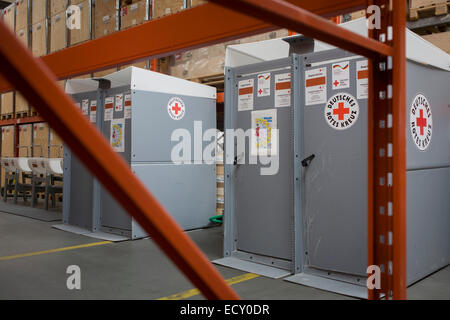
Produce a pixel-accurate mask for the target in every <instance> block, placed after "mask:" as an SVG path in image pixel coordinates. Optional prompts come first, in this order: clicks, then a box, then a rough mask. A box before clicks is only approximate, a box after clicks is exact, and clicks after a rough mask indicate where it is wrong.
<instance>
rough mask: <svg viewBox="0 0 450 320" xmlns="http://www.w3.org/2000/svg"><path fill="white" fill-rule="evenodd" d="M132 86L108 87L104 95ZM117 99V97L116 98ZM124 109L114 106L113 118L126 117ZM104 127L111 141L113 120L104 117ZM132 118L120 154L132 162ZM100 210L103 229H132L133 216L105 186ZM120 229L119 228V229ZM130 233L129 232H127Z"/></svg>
mask: <svg viewBox="0 0 450 320" xmlns="http://www.w3.org/2000/svg"><path fill="white" fill-rule="evenodd" d="M130 92H131V91H130V87H129V86H124V87H119V88H113V89H107V90H104V91H103V96H104V97H105V99H106V98H107V97H110V96H114V97H115V95H116V94H123V95H125V94H128V93H130ZM114 101H115V98H114ZM101 110H102V111H101V112H102V117H103V112H104V103H103V104H102V108H101ZM124 110H125V107H124V106H123V108H122V111H116V110H115V108H114V111H113V118H114V119H123V118H124ZM102 120H103V121H102V124H101V125H102V128H101V131H102V132H103V134H104V136H105V137H106V139H107V140H108V141H109V139H110V133H111V121H109V120H107V121H105V119H104V118H103V119H102ZM131 132H132V129H131V119H125V148H124V149H125V151H124V152H120V154H121V155H122V156H123V157H124V159H125V161H127V162H128V163H129V162H130V158H131V139H132V138H131ZM100 211H101V214H100V216H101V218H100V219H101V226H102V229H106V230H108V231H111V232H118V233H122V232H121V231H120V230H126V231H131V217H130V216H129V215H128V213H127V212H126V211H125V210H124V209H123V208H122V206H121V205H119V204H118V203H117V201H116V200H115V199H114V197H113V196H112V195H111V194H110V193H109V191H107V190H106V189H105V188H104V187H103V186H102V187H101V191H100ZM117 229H119V230H117ZM127 234H128V233H127Z"/></svg>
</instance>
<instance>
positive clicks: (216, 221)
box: [209, 214, 223, 223]
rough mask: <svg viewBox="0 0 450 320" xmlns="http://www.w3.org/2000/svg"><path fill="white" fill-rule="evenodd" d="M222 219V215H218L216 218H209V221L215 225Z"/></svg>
mask: <svg viewBox="0 0 450 320" xmlns="http://www.w3.org/2000/svg"><path fill="white" fill-rule="evenodd" d="M222 218H223V215H221V214H220V215H218V216H214V217H211V218H209V221H211V222H215V223H222Z"/></svg>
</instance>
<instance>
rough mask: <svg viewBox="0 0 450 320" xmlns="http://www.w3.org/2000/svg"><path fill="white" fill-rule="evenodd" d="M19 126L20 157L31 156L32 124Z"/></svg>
mask: <svg viewBox="0 0 450 320" xmlns="http://www.w3.org/2000/svg"><path fill="white" fill-rule="evenodd" d="M18 128H19V144H18V148H19V150H18V152H19V157H30V156H31V131H32V130H31V124H22V125H19V126H18Z"/></svg>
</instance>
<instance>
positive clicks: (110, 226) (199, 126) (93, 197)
mask: <svg viewBox="0 0 450 320" xmlns="http://www.w3.org/2000/svg"><path fill="white" fill-rule="evenodd" d="M66 92H67V93H69V94H71V96H72V97H73V99H74V100H75V101H76V103H77V104H78V106H79V107H80V109H81V111H82V112H83V114H85V115H86V116H87V117H88V118H89V119H90V121H91V122H92V123H93V124H95V125H96V126H97V127H98V128H99V129H100V131H101V132H103V134H104V135H105V137H106V139H108V140H109V141H110V143H111V146H112V147H113V148H114V150H115V151H116V152H119V153H120V154H121V155H122V156H123V157H124V158H125V160H126V161H127V162H128V163H129V164H130V167H131V169H132V170H133V172H134V173H135V174H136V175H137V176H138V177H139V178H140V179H141V180H142V182H143V183H144V184H145V185H146V186H147V187H148V188H149V190H150V191H151V192H152V194H153V195H155V196H156V198H157V199H158V200H159V201H160V203H161V204H162V205H163V206H164V207H165V208H166V209H167V210H168V211H169V212H170V213H171V214H172V216H173V217H174V218H175V220H176V221H177V222H178V223H179V224H180V225H181V227H182V228H183V229H185V230H190V229H196V228H202V227H205V226H207V225H208V224H209V217H211V216H213V215H214V214H215V206H216V173H215V165H214V161H212V162H211V161H209V160H208V159H206V158H203V157H202V154H201V153H200V157H199V156H198V150H200V151H202V150H206V149H207V147H208V146H209V147H210V149H209V150H212V152H211V158H212V159H214V156H215V155H214V152H215V148H214V147H215V131H216V130H215V129H216V88H214V87H210V86H206V85H202V84H198V83H194V82H190V81H187V80H182V79H178V78H174V77H170V76H167V75H164V74H161V73H157V72H152V71H149V70H145V69H140V68H136V67H129V68H126V69H123V70H121V71H118V72H115V73H112V74H110V75H107V76H105V77H104V78H101V79H73V80H68V81H67V84H66ZM208 129H210V130H212V134H211V137H210V140H204V138H205V137H204V136H202V133H203V132H205V131H206V130H208ZM205 134H206V132H205ZM190 138H192V140H193V141H190ZM185 139H186V140H185ZM180 144H182V146H186V148H185V149H182V148H181V147H180ZM211 146H212V147H211ZM65 150H66V151H65V155H64V203H63V224H62V225H58V226H56V227H57V228H60V229H64V230H67V231H72V232H76V233H83V234H86V235H90V236H92V237H98V238H105V239H121V238H122V237H125V238H132V239H135V238H140V237H144V236H146V234H145V233H144V231H143V230H142V229H141V228H140V227H139V225H138V224H137V223H136V222H135V221H134V219H132V218H131V217H130V216H129V215H128V214H127V213H126V212H125V211H124V210H123V209H122V207H121V206H120V205H119V204H118V203H117V202H116V201H115V199H114V198H113V197H112V196H111V195H110V194H109V193H108V191H107V190H106V189H104V188H103V187H102V186H101V185H100V184H99V183H98V182H97V181H96V179H94V178H93V176H92V174H91V173H90V172H88V171H87V169H85V167H84V166H83V165H82V164H81V163H80V161H79V160H78V159H77V158H76V157H75V156H74V155H72V154H71V152H70V150H68V148H66V149H65ZM195 151H197V152H195ZM180 155H181V157H179V156H180Z"/></svg>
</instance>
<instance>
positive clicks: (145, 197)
mask: <svg viewBox="0 0 450 320" xmlns="http://www.w3.org/2000/svg"><path fill="white" fill-rule="evenodd" d="M211 2H214V4H213V3H209V4H204V5H201V6H198V7H195V8H192V9H189V10H184V11H182V12H180V13H177V14H174V15H171V16H167V17H164V18H161V19H155V20H152V21H149V22H147V23H144V24H142V25H139V26H136V27H134V28H130V29H126V30H123V31H119V32H117V33H114V34H111V35H109V36H105V37H102V38H100V39H95V40H92V41H88V42H85V43H83V44H80V45H77V46H74V47H70V48H67V49H64V50H61V51H58V52H55V53H52V54H49V55H46V56H44V57H42V59H41V60H39V59H35V58H33V57H32V56H31V54H30V53H29V52H28V51H27V50H26V49H25V47H24V46H23V45H22V44H20V43H19V42H18V41H17V40H16V39H15V37H14V35H13V33H12V32H10V31H9V30H7V29H6V26H5V25H4V24H3V23H0V32H1V33H2V34H5V36H4V40H3V41H2V42H1V43H0V58H2V59H3V61H4V63H3V64H2V68H1V69H0V73H1V74H2V75H3V76H4V77H5V78H8V81H9V82H10V83H11V84H8V83H7V82H6V81H5V80H1V81H0V92H5V91H8V90H10V89H12V87H13V86H14V87H15V88H16V89H17V90H19V91H20V92H22V94H23V95H24V96H25V97H26V98H27V100H29V101H33V104H34V105H35V107H36V109H37V110H38V111H39V112H40V113H41V114H42V117H43V118H44V119H46V120H47V121H48V122H49V124H50V125H51V126H52V128H54V129H55V130H56V132H57V133H58V134H59V135H60V136H61V137H62V138H63V139H64V141H65V142H66V143H67V144H68V146H69V147H70V148H71V150H72V151H73V152H74V153H75V154H77V156H79V158H80V160H81V161H82V162H83V163H84V164H85V165H86V166H87V167H88V168H89V169H90V170H91V171H92V172H93V174H94V175H96V176H97V178H98V179H99V180H100V181H101V182H102V183H103V184H104V185H105V186H107V188H108V190H109V191H110V192H111V194H113V195H115V197H116V199H117V200H118V201H119V202H120V203H121V204H122V206H123V207H124V208H126V209H127V211H128V212H129V213H130V214H131V215H132V216H133V217H134V218H136V220H137V221H138V222H139V223H140V224H141V226H142V227H143V228H144V229H145V230H146V231H147V232H148V233H149V234H150V235H151V237H152V239H154V241H155V242H156V243H157V244H158V245H159V246H160V247H161V248H162V249H163V250H164V251H165V252H166V254H167V255H168V256H169V257H170V258H171V259H172V261H173V262H174V263H175V264H176V265H177V266H178V267H179V268H180V269H181V270H182V271H183V272H184V273H185V275H186V276H187V277H188V278H189V279H190V280H191V281H192V282H193V283H194V285H196V286H197V287H198V288H199V289H200V291H201V292H202V293H203V294H204V295H205V296H206V297H207V298H212V299H217V298H221V299H235V298H238V296H237V295H236V294H235V293H234V291H233V290H232V289H231V288H230V287H229V286H228V285H227V284H226V283H225V282H224V281H223V279H222V278H221V277H220V275H219V274H218V272H217V271H216V270H215V269H214V268H213V267H212V266H211V264H210V263H209V262H208V261H207V259H206V258H205V256H204V255H203V254H202V253H201V252H200V251H199V249H198V248H197V247H196V246H195V244H194V243H193V242H192V241H191V240H190V239H189V238H188V237H187V236H186V235H185V234H184V233H183V232H182V230H181V229H180V228H179V227H178V226H177V225H176V224H175V223H174V222H173V220H172V219H171V218H170V217H169V215H168V213H167V212H166V211H165V210H164V208H162V207H161V206H160V205H159V204H158V203H157V201H156V200H155V199H154V198H153V197H152V195H151V194H150V193H149V192H148V191H147V190H146V189H145V187H144V186H143V185H142V184H141V183H140V182H139V181H138V180H137V178H136V177H135V176H134V175H133V173H132V172H131V171H130V170H129V168H128V167H127V166H126V164H125V163H124V162H123V160H122V159H121V158H120V156H118V155H117V154H115V153H114V152H113V150H112V149H111V148H110V146H109V144H108V143H107V142H106V140H105V139H104V138H103V137H102V136H101V135H100V133H99V132H98V131H97V130H96V129H95V128H94V127H93V126H91V125H90V124H89V122H88V121H87V120H86V119H85V118H84V117H83V116H82V114H81V112H80V111H79V110H77V109H76V107H75V106H74V105H73V101H72V100H71V99H70V98H69V97H68V96H66V95H65V94H64V92H63V91H62V90H61V88H59V87H58V86H57V85H56V83H55V81H56V79H57V78H58V79H64V78H68V77H73V76H76V75H80V74H83V73H89V72H93V71H95V70H100V69H105V68H108V67H111V66H114V65H118V64H123V63H130V62H133V61H139V60H142V59H149V58H151V59H155V58H158V57H163V56H167V55H170V54H175V53H177V52H180V51H181V50H184V49H187V48H198V47H201V46H205V45H207V44H214V43H219V42H223V41H228V40H232V39H236V38H239V37H244V36H248V35H253V34H257V33H262V32H266V31H271V30H274V29H275V28H277V27H284V28H288V29H289V30H293V31H295V32H299V33H302V34H305V35H307V36H311V37H314V38H317V39H318V40H321V41H324V42H328V43H330V44H332V45H335V46H337V47H340V48H342V49H345V50H348V51H351V52H354V53H357V54H361V55H364V56H366V57H368V58H370V59H371V63H370V69H371V71H370V73H371V77H370V78H371V80H372V81H371V85H370V99H369V119H370V120H369V121H370V126H369V145H368V148H369V149H368V150H369V173H370V174H369V194H368V196H369V203H370V205H369V217H368V218H369V219H368V221H369V230H368V236H369V250H368V251H369V257H368V258H369V259H368V260H369V265H372V264H376V265H381V264H384V265H387V264H390V263H392V265H393V269H392V273H388V272H387V271H385V272H384V273H383V274H382V289H381V290H369V298H371V299H379V298H381V297H384V298H394V299H405V298H406V249H405V242H406V231H405V229H406V208H405V188H406V184H405V179H406V161H405V158H406V148H405V141H406V137H405V132H406V129H405V120H406V116H405V64H406V57H405V28H406V15H405V12H406V1H387V0H375V1H359V0H355V1H346V0H328V1H317V0H307V1H297V0H290V1H289V2H287V1H281V0H240V1H239V0H212V1H211ZM371 4H375V5H379V6H380V8H381V10H382V27H381V29H379V30H370V37H369V38H365V37H362V36H359V35H356V34H354V33H352V32H350V31H346V30H342V29H341V28H339V27H338V26H336V25H334V24H333V23H332V22H330V21H327V20H326V19H323V18H321V17H319V15H320V16H323V17H326V18H328V17H332V16H336V15H340V14H343V13H346V12H353V11H356V10H361V9H364V8H365V7H366V6H367V5H371ZM180 26H182V27H180ZM153 35H157V37H155V38H154V41H142V40H143V39H146V38H148V37H151V36H153ZM118 43H120V44H122V45H121V46H117V44H118ZM97 52H105V53H107V54H103V55H99V54H96V53H97ZM67 61H70V62H71V63H67ZM390 66H392V68H390ZM388 93H392V96H391V95H390V94H388ZM375 106H376V108H375ZM388 118H389V119H392V126H381V125H380V124H381V123H386V121H387V119H388ZM388 144H392V145H393V150H394V152H393V157H383V158H380V156H379V154H380V152H379V150H380V149H381V148H386V146H387V145H388ZM391 173H392V175H393V184H392V185H383V186H380V185H377V184H376V181H377V180H378V178H379V177H385V176H386V175H387V174H391ZM390 205H392V208H393V215H392V216H389V217H386V216H385V217H380V215H377V214H374V212H376V209H377V208H379V207H380V206H383V207H387V206H390ZM388 231H392V232H393V245H392V246H388V245H387V244H380V243H379V242H377V241H376V240H375V239H377V238H378V237H379V235H380V234H386V232H388Z"/></svg>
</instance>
